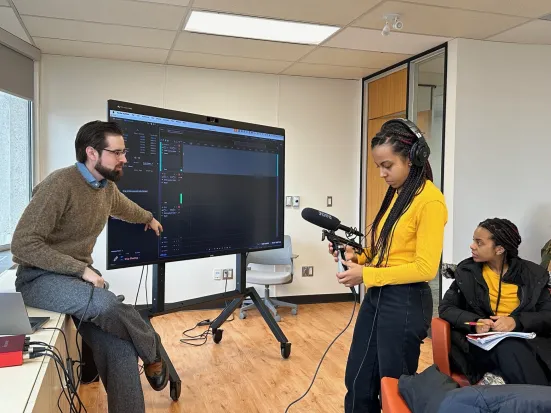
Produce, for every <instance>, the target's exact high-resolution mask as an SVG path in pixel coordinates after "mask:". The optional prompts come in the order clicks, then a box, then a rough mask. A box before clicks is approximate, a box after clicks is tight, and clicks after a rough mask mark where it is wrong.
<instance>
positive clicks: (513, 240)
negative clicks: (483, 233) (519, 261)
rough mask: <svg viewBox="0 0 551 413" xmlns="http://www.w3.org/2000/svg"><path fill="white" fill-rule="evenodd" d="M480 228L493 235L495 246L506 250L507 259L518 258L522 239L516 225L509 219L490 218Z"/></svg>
mask: <svg viewBox="0 0 551 413" xmlns="http://www.w3.org/2000/svg"><path fill="white" fill-rule="evenodd" d="M478 226H479V227H481V228H484V229H486V230H488V232H489V233H490V234H492V240H493V241H494V244H495V245H496V247H497V246H501V247H503V248H504V249H505V253H506V257H507V258H517V257H518V247H519V245H520V243H521V242H522V238H521V237H520V234H519V232H518V228H517V226H516V225H515V224H513V223H512V222H511V221H509V220H508V219H503V218H489V219H486V220H484V221H482V222H481V223H480V224H478Z"/></svg>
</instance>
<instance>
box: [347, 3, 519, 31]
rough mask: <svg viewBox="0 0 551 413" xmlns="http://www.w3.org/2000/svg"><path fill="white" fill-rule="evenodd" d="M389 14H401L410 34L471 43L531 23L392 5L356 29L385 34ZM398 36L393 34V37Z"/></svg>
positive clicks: (372, 14)
mask: <svg viewBox="0 0 551 413" xmlns="http://www.w3.org/2000/svg"><path fill="white" fill-rule="evenodd" d="M388 13H398V14H400V20H402V22H403V23H404V28H403V31H404V32H406V33H416V34H427V35H433V36H445V37H463V38H469V39H485V38H487V37H488V36H492V35H494V34H496V33H499V32H502V31H504V30H507V29H509V28H511V27H515V26H518V25H519V24H522V23H524V22H526V21H527V19H526V18H524V17H513V16H505V15H497V14H489V13H482V12H474V11H469V10H457V9H448V8H444V7H433V6H422V5H418V4H412V3H400V2H396V1H390V2H386V3H384V4H382V5H380V6H379V7H377V8H375V9H374V10H372V11H370V12H369V13H368V14H366V15H365V16H364V17H362V18H361V19H359V20H358V21H357V22H355V23H354V26H357V27H364V28H367V29H378V30H382V29H383V26H384V24H385V21H384V19H383V15H385V14H388ZM394 33H395V32H391V35H390V36H389V37H391V36H392V35H393V34H394Z"/></svg>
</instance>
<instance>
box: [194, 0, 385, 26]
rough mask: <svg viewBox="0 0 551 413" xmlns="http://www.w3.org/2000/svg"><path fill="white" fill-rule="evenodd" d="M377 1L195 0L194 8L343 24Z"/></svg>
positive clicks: (377, 1) (378, 1)
mask: <svg viewBox="0 0 551 413" xmlns="http://www.w3.org/2000/svg"><path fill="white" fill-rule="evenodd" d="M380 2H381V0H339V1H335V0H253V1H251V0H232V1H228V0H195V2H194V3H193V8H197V9H204V10H216V11H222V12H227V13H236V14H243V15H248V16H259V17H271V18H274V19H283V20H295V21H301V22H312V23H323V24H334V25H346V24H348V23H350V22H351V21H352V20H354V19H356V18H357V17H359V16H360V15H362V14H363V13H365V12H366V11H368V10H369V9H370V8H372V7H373V6H375V5H377V4H378V3H380Z"/></svg>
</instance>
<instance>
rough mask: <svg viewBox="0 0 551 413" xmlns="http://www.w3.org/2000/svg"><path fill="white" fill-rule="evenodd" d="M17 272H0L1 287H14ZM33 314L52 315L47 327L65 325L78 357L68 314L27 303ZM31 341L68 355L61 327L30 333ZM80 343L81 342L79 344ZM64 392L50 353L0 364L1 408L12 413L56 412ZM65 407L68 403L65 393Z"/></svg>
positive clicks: (70, 351)
mask: <svg viewBox="0 0 551 413" xmlns="http://www.w3.org/2000/svg"><path fill="white" fill-rule="evenodd" d="M13 280H15V272H13V274H11V271H7V272H5V273H3V274H2V275H1V276H0V291H14V288H10V285H11V286H13ZM27 311H28V313H29V316H30V317H50V320H49V321H48V323H46V325H44V327H57V328H60V329H62V330H63V331H64V332H65V334H66V336H67V341H68V344H69V353H71V357H72V358H73V360H75V359H78V354H77V350H76V343H75V334H76V329H75V327H74V324H73V321H72V319H71V318H70V317H69V316H66V315H64V314H60V313H54V312H51V311H45V310H39V309H36V308H32V307H27ZM31 341H42V342H44V343H48V344H50V345H53V346H55V347H57V348H58V349H59V350H60V351H61V354H62V358H63V360H65V359H66V357H67V351H66V349H65V341H64V339H63V334H61V333H60V332H59V331H58V330H39V331H37V332H36V333H35V334H32V335H31ZM79 345H80V344H79ZM60 393H61V383H60V381H59V377H58V375H57V370H56V367H55V362H54V361H53V360H52V359H51V358H50V357H38V358H35V359H32V360H24V361H23V365H22V366H15V367H4V368H0V410H1V411H2V412H9V413H20V412H24V413H50V412H52V413H54V412H59V409H58V408H57V400H58V397H59V395H60ZM61 399H62V402H61V403H60V406H61V408H62V411H64V412H66V411H69V406H68V403H67V401H66V400H65V398H64V397H63V396H62V398H61Z"/></svg>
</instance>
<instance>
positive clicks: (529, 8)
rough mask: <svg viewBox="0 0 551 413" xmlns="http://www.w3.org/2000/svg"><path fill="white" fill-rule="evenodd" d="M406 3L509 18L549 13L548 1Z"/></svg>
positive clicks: (424, 0)
mask: <svg viewBox="0 0 551 413" xmlns="http://www.w3.org/2000/svg"><path fill="white" fill-rule="evenodd" d="M402 1H404V2H408V3H420V4H429V5H433V6H443V7H453V8H457V9H464V10H477V11H486V12H490V13H497V14H509V15H511V16H523V17H540V16H543V15H545V14H547V13H551V2H549V0H523V1H504V0H402Z"/></svg>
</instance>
